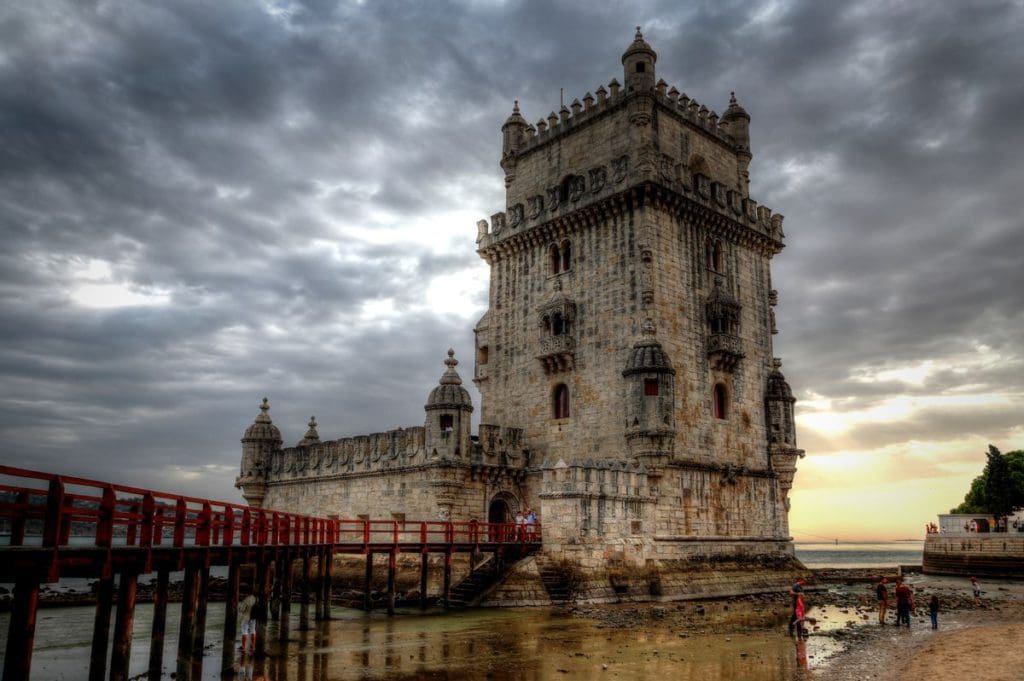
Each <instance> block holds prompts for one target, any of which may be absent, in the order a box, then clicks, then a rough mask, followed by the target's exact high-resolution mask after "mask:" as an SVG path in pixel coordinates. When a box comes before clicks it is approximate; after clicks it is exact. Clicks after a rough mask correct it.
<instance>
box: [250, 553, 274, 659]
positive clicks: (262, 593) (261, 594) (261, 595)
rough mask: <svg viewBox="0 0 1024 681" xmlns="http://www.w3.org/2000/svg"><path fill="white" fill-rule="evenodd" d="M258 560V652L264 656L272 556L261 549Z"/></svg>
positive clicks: (259, 655) (256, 589) (255, 588)
mask: <svg viewBox="0 0 1024 681" xmlns="http://www.w3.org/2000/svg"><path fill="white" fill-rule="evenodd" d="M256 560H257V562H256V583H255V584H253V591H254V593H255V594H256V613H255V614H256V617H255V618H254V619H255V620H256V653H257V656H258V657H263V656H264V655H265V654H266V652H267V612H268V610H269V609H270V565H269V562H270V561H271V558H270V557H269V556H268V555H267V553H266V552H263V551H261V552H260V554H259V556H258V557H257V559H256Z"/></svg>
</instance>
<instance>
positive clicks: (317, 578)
mask: <svg viewBox="0 0 1024 681" xmlns="http://www.w3.org/2000/svg"><path fill="white" fill-rule="evenodd" d="M313 605H314V608H313V619H314V620H315V621H317V622H319V621H320V620H322V619H323V618H324V550H323V549H317V550H316V569H315V570H314V571H313Z"/></svg>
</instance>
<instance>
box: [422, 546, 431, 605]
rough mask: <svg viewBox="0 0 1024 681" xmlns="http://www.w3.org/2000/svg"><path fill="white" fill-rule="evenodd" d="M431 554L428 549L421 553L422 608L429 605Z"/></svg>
mask: <svg viewBox="0 0 1024 681" xmlns="http://www.w3.org/2000/svg"><path fill="white" fill-rule="evenodd" d="M429 558H430V554H428V553H427V552H426V551H424V552H423V553H421V554H420V608H423V609H426V607H427V569H428V561H429Z"/></svg>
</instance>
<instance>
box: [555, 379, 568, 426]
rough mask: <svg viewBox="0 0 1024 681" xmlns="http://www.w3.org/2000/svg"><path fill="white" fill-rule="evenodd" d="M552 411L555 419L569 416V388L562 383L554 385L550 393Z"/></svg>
mask: <svg viewBox="0 0 1024 681" xmlns="http://www.w3.org/2000/svg"><path fill="white" fill-rule="evenodd" d="M551 402H552V404H551V406H552V412H553V413H554V417H555V418H556V419H567V418H569V388H568V386H566V385H565V384H564V383H559V384H558V385H556V386H555V389H554V391H553V392H552V393H551Z"/></svg>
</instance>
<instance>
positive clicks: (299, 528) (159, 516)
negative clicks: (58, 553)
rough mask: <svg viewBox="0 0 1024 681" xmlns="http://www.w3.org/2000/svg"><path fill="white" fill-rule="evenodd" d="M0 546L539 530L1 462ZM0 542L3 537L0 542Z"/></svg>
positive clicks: (498, 536)
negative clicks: (316, 505) (272, 501)
mask: <svg viewBox="0 0 1024 681" xmlns="http://www.w3.org/2000/svg"><path fill="white" fill-rule="evenodd" d="M0 521H6V524H7V528H6V529H8V530H9V534H7V535H6V537H4V534H3V531H4V529H5V528H4V527H3V524H2V523H0V548H2V547H4V546H37V547H38V546H42V547H47V548H49V547H53V548H54V549H58V548H64V547H68V548H75V547H79V548H80V547H90V546H91V547H99V548H113V547H137V548H160V547H167V548H186V547H216V546H220V547H235V546H314V545H338V544H341V545H346V546H349V547H352V546H362V547H363V548H364V549H370V548H386V547H401V546H413V545H464V544H514V543H538V542H540V540H541V529H540V525H539V524H534V525H517V524H515V523H478V522H476V521H471V522H445V521H439V520H431V521H406V520H371V519H358V520H345V519H337V518H321V517H317V516H309V515H302V514H297V513H286V512H282V511H273V510H266V509H256V508H252V507H250V506H244V505H240V504H232V503H228V502H224V501H212V500H209V499H201V498H197V497H189V496H183V495H179V494H170V493H166V492H157V491H154V490H147V489H140V488H137V487H130V486H126V485H117V484H113V483H109V482H101V481H97V480H89V479H85V478H76V477H70V476H59V475H53V474H49V473H41V472H37V471H31V470H25V469H20V468H13V467H10V466H0ZM5 539H6V541H5Z"/></svg>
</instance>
